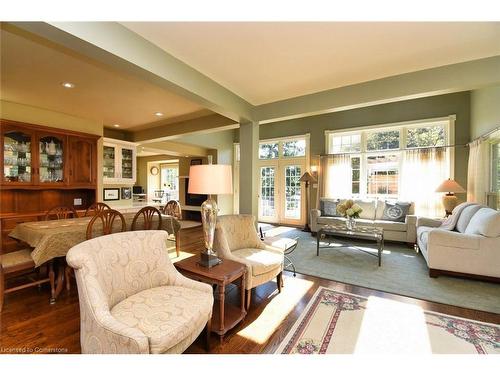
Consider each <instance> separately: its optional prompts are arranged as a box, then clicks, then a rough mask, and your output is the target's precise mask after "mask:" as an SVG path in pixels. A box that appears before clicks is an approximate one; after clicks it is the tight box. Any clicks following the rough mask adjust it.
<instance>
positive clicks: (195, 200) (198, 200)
mask: <svg viewBox="0 0 500 375" xmlns="http://www.w3.org/2000/svg"><path fill="white" fill-rule="evenodd" d="M184 181H186V182H185V184H186V189H185V190H184V191H185V196H184V202H185V205H186V206H201V204H202V203H203V202H205V201H206V200H207V198H208V195H206V194H189V193H188V191H189V178H185V179H184Z"/></svg>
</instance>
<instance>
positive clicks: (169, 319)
mask: <svg viewBox="0 0 500 375" xmlns="http://www.w3.org/2000/svg"><path fill="white" fill-rule="evenodd" d="M212 304H213V296H212V294H210V293H204V292H201V291H198V290H193V289H188V288H184V287H180V286H160V287H157V288H152V289H146V290H143V291H142V292H139V293H137V294H134V295H132V296H130V297H128V298H126V299H125V300H123V301H121V302H120V303H118V304H116V305H115V306H114V307H113V308H112V309H111V315H112V316H113V317H114V318H115V319H116V320H118V321H120V322H121V323H123V324H125V325H127V326H129V327H133V328H137V329H139V330H141V331H142V332H143V333H144V334H145V335H146V336H147V337H148V339H149V346H150V351H151V353H163V352H165V351H166V350H168V349H169V348H171V347H173V346H174V345H176V344H177V343H178V342H181V341H182V340H184V339H185V338H186V337H188V336H189V334H190V333H191V331H193V330H196V329H197V328H198V327H199V325H200V324H203V325H204V324H206V322H207V320H208V318H209V316H210V315H211V313H212Z"/></svg>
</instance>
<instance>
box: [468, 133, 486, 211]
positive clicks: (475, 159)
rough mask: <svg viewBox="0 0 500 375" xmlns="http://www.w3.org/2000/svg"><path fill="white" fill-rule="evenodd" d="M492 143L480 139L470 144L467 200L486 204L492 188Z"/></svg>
mask: <svg viewBox="0 0 500 375" xmlns="http://www.w3.org/2000/svg"><path fill="white" fill-rule="evenodd" d="M489 177H490V143H489V142H488V141H485V140H482V139H478V140H475V141H473V142H471V143H470V144H469V164H468V168H467V201H468V202H476V203H479V204H484V205H486V203H487V202H486V201H487V198H486V193H487V192H488V191H489V190H490V183H489V180H490V179H489Z"/></svg>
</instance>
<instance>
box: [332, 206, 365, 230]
mask: <svg viewBox="0 0 500 375" xmlns="http://www.w3.org/2000/svg"><path fill="white" fill-rule="evenodd" d="M337 212H338V213H339V214H340V215H342V216H343V217H345V218H346V219H347V220H346V223H345V224H346V227H347V229H349V230H353V229H355V228H356V220H355V219H359V214H360V213H361V212H363V209H362V208H361V207H360V206H359V205H358V204H356V203H354V201H353V200H352V199H347V200H346V201H344V202H342V203H340V204H339V205H338V206H337Z"/></svg>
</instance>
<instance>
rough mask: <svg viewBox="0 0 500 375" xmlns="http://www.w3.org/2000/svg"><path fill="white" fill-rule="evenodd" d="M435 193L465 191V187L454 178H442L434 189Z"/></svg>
mask: <svg viewBox="0 0 500 375" xmlns="http://www.w3.org/2000/svg"><path fill="white" fill-rule="evenodd" d="M436 193H465V189H464V188H463V187H461V186H460V185H459V184H458V183H457V182H456V181H455V180H452V179H450V178H449V179H447V180H444V181H443V182H442V183H441V185H439V186H438V187H437V189H436Z"/></svg>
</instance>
